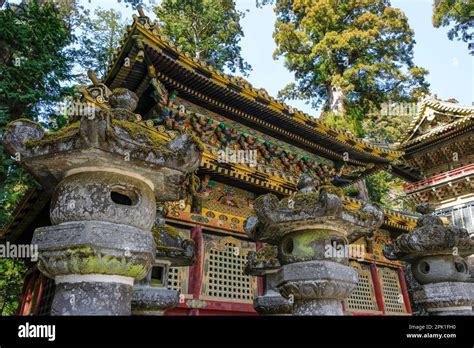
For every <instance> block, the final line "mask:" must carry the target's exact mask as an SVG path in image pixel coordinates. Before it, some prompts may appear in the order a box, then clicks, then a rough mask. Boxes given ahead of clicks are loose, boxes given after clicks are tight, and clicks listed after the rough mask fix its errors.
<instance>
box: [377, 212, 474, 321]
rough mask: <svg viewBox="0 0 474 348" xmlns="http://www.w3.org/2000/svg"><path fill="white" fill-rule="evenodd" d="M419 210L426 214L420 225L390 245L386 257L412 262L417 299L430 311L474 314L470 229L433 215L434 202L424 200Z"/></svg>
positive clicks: (413, 296) (418, 302)
mask: <svg viewBox="0 0 474 348" xmlns="http://www.w3.org/2000/svg"><path fill="white" fill-rule="evenodd" d="M417 212H419V213H421V214H423V215H422V216H421V217H420V218H419V219H418V221H417V228H416V229H415V230H414V231H412V232H411V233H405V234H402V235H400V236H399V237H398V238H397V239H396V240H395V241H394V242H393V243H392V244H389V245H386V246H385V248H384V255H385V257H386V258H387V259H390V260H402V261H406V262H408V263H410V266H411V270H412V273H413V276H414V278H415V280H416V283H415V286H414V288H412V289H411V290H410V291H411V292H412V298H413V301H414V302H415V305H417V306H419V307H420V308H422V309H424V310H425V311H426V312H427V313H428V314H429V315H472V306H473V304H474V283H472V282H469V278H470V273H469V265H468V264H467V262H466V259H465V257H466V256H468V255H471V254H473V253H474V242H473V241H472V240H471V239H470V236H469V233H468V232H467V230H466V229H464V228H460V227H456V226H449V225H448V226H447V225H444V224H443V221H442V219H441V218H440V217H438V216H434V215H432V213H433V212H434V206H432V205H429V204H422V205H420V206H418V207H417Z"/></svg>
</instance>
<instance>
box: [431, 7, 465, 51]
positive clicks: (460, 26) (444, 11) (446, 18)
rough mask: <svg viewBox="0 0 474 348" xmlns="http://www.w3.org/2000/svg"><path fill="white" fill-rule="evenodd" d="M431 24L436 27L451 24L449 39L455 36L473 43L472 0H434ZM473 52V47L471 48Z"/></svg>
mask: <svg viewBox="0 0 474 348" xmlns="http://www.w3.org/2000/svg"><path fill="white" fill-rule="evenodd" d="M433 25H434V26H435V27H436V28H439V27H446V26H451V25H452V27H451V29H450V30H449V32H448V37H449V39H450V40H453V39H455V38H457V39H458V40H462V41H464V42H471V43H473V44H474V1H472V0H435V1H434V4H433ZM472 50H473V51H472V53H474V48H472Z"/></svg>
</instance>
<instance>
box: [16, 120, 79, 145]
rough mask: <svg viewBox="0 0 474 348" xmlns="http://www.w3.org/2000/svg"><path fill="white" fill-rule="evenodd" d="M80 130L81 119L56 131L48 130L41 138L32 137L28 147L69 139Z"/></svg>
mask: <svg viewBox="0 0 474 348" xmlns="http://www.w3.org/2000/svg"><path fill="white" fill-rule="evenodd" d="M78 132H79V121H77V122H74V123H71V124H69V125H67V126H66V127H63V128H61V129H60V130H58V131H56V132H47V133H45V135H44V136H43V138H41V139H30V140H27V141H26V143H25V145H26V147H35V146H41V145H46V144H54V143H58V142H60V141H62V140H66V139H69V138H71V137H73V136H74V135H76V134H77V133H78Z"/></svg>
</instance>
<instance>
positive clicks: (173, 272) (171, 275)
mask: <svg viewBox="0 0 474 348" xmlns="http://www.w3.org/2000/svg"><path fill="white" fill-rule="evenodd" d="M187 273H188V272H187V267H170V268H169V271H168V289H173V290H177V291H180V292H181V293H182V294H186V293H187V292H188V289H187V282H188V277H187Z"/></svg>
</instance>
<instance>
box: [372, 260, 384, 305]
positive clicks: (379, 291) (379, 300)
mask: <svg viewBox="0 0 474 348" xmlns="http://www.w3.org/2000/svg"><path fill="white" fill-rule="evenodd" d="M370 274H371V275H372V282H373V283H374V291H375V299H376V301H377V306H378V307H379V311H382V313H385V305H384V303H383V293H382V285H381V284H380V279H379V274H378V273H377V266H376V265H375V263H372V264H371V265H370Z"/></svg>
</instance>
